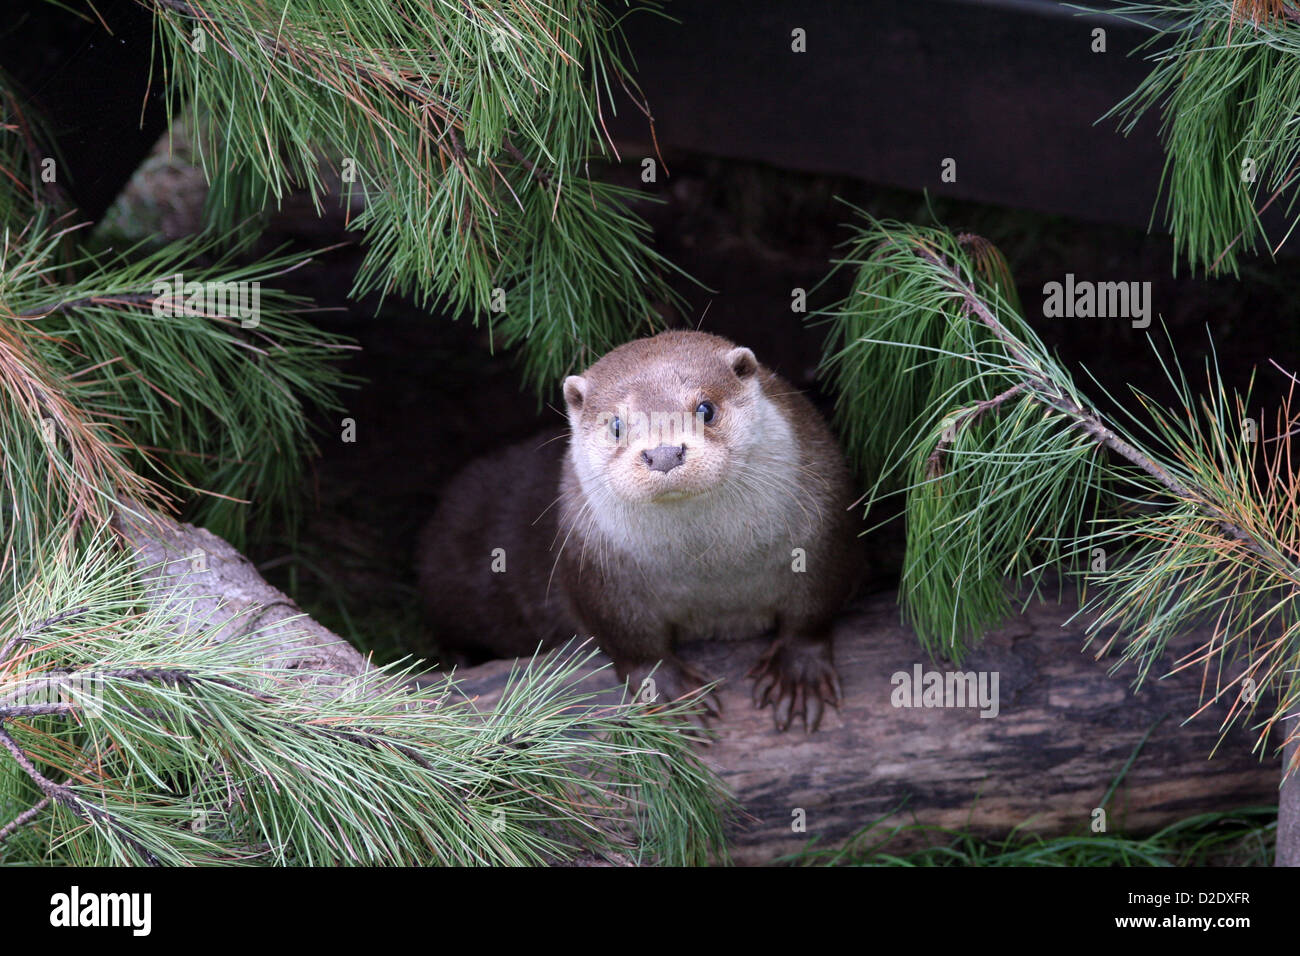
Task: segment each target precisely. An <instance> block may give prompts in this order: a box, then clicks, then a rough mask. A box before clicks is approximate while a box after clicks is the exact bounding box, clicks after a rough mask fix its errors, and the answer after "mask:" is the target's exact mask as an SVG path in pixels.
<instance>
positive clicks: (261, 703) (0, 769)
mask: <svg viewBox="0 0 1300 956" xmlns="http://www.w3.org/2000/svg"><path fill="white" fill-rule="evenodd" d="M108 543H109V542H108V539H107V538H104V539H100V540H98V541H94V542H91V543H90V546H89V548H88V549H87V552H86V553H85V555H84V556H83V559H82V560H81V561H79V562H77V563H71V562H68V563H56V564H51V565H49V566H46V567H44V568H42V569H41V570H40V572H39V573H38V574H36V575H34V576H33V577H32V579H31V581H29V582H28V584H27V586H26V587H24V588H23V589H22V590H21V591H20V592H19V593H18V594H17V595H16V596H15V597H14V598H13V599H12V600H11V601H9V602H8V603H7V604H5V605H3V606H0V639H3V635H5V634H6V633H18V634H23V635H27V634H30V633H31V632H32V631H33V630H36V629H39V631H40V633H41V635H42V636H41V640H40V641H39V643H32V644H29V645H27V646H26V650H25V651H24V653H23V654H22V655H21V656H20V657H10V658H8V659H6V660H4V661H3V662H0V731H3V734H4V737H3V738H0V807H5V808H7V807H13V808H14V809H13V811H12V813H11V814H5V815H6V816H8V817H9V819H8V820H7V821H4V820H0V856H4V857H6V858H7V859H10V860H17V861H27V860H31V861H35V860H43V861H45V862H47V863H48V862H81V863H95V862H101V863H102V862H114V863H129V862H159V863H163V864H167V865H175V864H178V863H199V862H224V863H232V862H245V863H246V862H250V861H251V862H269V863H280V864H286V863H288V864H297V863H305V864H322V863H331V864H339V863H345V864H367V863H369V864H373V863H405V864H413V863H424V864H427V863H444V864H445V863H461V864H465V863H514V864H519V863H539V862H546V861H551V860H555V859H563V858H568V857H570V856H572V855H573V854H574V853H576V852H579V851H589V852H596V853H608V854H623V855H632V856H634V857H637V856H643V857H645V858H646V859H659V860H661V861H664V862H670V863H672V862H675V863H685V862H703V861H705V860H708V859H710V858H711V857H713V856H714V855H715V854H717V853H719V852H721V846H722V844H721V834H722V830H721V826H722V816H721V814H722V813H723V811H724V809H725V806H726V804H725V801H720V800H719V797H718V790H717V782H716V780H715V779H714V778H713V776H712V775H711V774H710V773H709V772H708V771H707V769H706V768H705V767H704V765H703V764H702V763H701V762H700V760H699V757H698V754H697V753H696V752H695V751H694V750H692V747H691V737H690V735H688V734H684V733H683V731H684V729H685V728H686V727H687V726H688V724H687V722H686V719H685V708H686V707H688V706H689V705H678V704H674V705H672V706H670V707H668V708H665V709H662V710H660V711H659V712H658V713H651V710H650V707H649V705H646V704H644V703H641V702H638V701H626V700H625V701H623V702H621V703H620V702H619V701H618V700H616V699H609V698H606V697H597V695H595V694H594V693H591V692H585V691H583V690H582V689H581V688H580V687H578V686H576V684H575V681H576V680H577V678H578V676H579V675H580V674H582V673H583V672H584V670H585V668H586V667H587V666H588V662H589V660H590V657H591V654H590V653H585V652H577V651H575V652H571V653H570V654H569V655H568V656H567V657H566V656H561V657H560V658H558V659H556V660H554V661H551V662H549V663H547V662H533V663H528V662H525V663H524V664H523V665H522V666H521V667H520V668H519V670H518V672H517V674H516V675H515V676H514V677H512V679H511V681H510V686H509V688H508V689H507V691H506V693H505V695H504V696H503V697H502V699H501V701H500V703H499V704H498V705H497V707H496V708H495V709H494V710H493V711H491V712H489V713H483V714H480V713H479V712H478V711H477V710H476V709H475V708H474V706H473V705H472V703H471V702H469V701H468V700H465V699H464V698H463V695H461V694H460V693H459V692H458V691H457V683H456V682H455V681H454V680H448V681H446V682H445V683H437V684H434V685H433V686H431V687H429V688H426V689H415V688H414V687H412V686H411V685H410V684H409V683H408V679H409V677H410V676H411V675H410V672H409V670H407V671H401V670H393V669H375V670H371V671H367V672H366V673H364V674H361V675H360V676H358V677H356V678H353V679H346V680H343V681H342V682H341V683H331V684H326V683H322V682H319V681H314V680H312V679H311V678H310V672H309V671H308V672H305V671H303V670H301V669H299V668H298V667H297V666H296V664H297V659H296V658H295V657H294V656H293V655H292V653H291V650H292V648H291V647H289V646H286V645H282V644H281V643H278V642H279V641H283V640H285V637H284V635H283V634H280V633H278V632H277V633H276V634H275V635H274V638H273V635H272V634H271V633H270V632H266V633H261V632H258V631H254V632H252V633H251V634H248V635H244V636H241V637H239V638H237V639H233V640H222V639H219V633H224V632H227V631H229V630H230V628H229V627H228V625H227V623H226V622H223V621H221V620H213V619H211V618H210V617H209V618H205V617H203V615H202V614H201V613H200V611H199V605H197V603H196V606H195V607H194V608H190V609H188V610H187V609H186V608H185V607H184V606H183V605H182V604H181V603H180V599H179V598H177V597H175V596H169V597H167V598H166V599H162V598H159V597H158V595H157V594H156V593H155V592H154V591H153V590H152V589H151V588H150V587H148V586H146V585H147V584H148V581H149V577H148V575H149V574H150V573H152V572H144V573H140V572H132V571H131V570H130V569H129V568H128V566H127V565H126V564H124V562H125V561H127V560H128V559H127V558H125V557H123V556H121V555H117V554H115V553H114V549H113V548H111V547H108V546H107V545H108ZM146 594H154V598H155V600H153V601H151V602H148V603H145V602H143V598H144V596H145V595H146ZM69 605H75V613H70V612H67V611H58V610H55V609H56V608H59V607H61V606H62V607H68V606H69ZM244 616H245V617H247V618H248V619H249V620H250V621H251V620H254V619H255V618H256V609H255V608H251V609H249V610H248V611H246V612H245V614H244ZM33 619H35V621H36V622H37V623H30V624H26V625H24V624H23V623H22V622H24V621H32V620H33ZM178 620H183V621H186V622H189V624H188V626H189V628H190V629H189V630H186V631H183V632H178V631H177V630H175V623H174V622H176V621H178ZM5 643H6V644H13V645H14V646H17V642H14V641H11V640H6V641H5ZM290 644H292V641H290ZM316 676H317V677H321V676H324V675H316ZM65 778H66V779H67V780H68V782H67V783H65V784H56V783H54V781H55V780H58V779H65ZM31 788H34V791H35V792H37V793H40V794H42V795H43V796H44V797H46V798H47V799H46V800H45V801H44V802H36V803H34V804H33V796H32V793H33V791H32V789H31ZM20 807H23V808H24V809H21V810H19V809H18V808H20ZM38 821H39V826H34V825H33V824H36V823H38ZM88 824H89V825H88Z"/></svg>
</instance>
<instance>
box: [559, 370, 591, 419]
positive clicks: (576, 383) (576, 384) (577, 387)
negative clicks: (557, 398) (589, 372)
mask: <svg viewBox="0 0 1300 956" xmlns="http://www.w3.org/2000/svg"><path fill="white" fill-rule="evenodd" d="M586 400H587V380H586V379H585V378H583V377H582V376H581V375H570V376H569V377H568V378H566V379H565V380H564V403H565V404H566V405H568V406H569V411H571V412H580V411H582V403H583V402H584V401H586Z"/></svg>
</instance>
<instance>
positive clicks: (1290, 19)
mask: <svg viewBox="0 0 1300 956" xmlns="http://www.w3.org/2000/svg"><path fill="white" fill-rule="evenodd" d="M1107 12H1109V13H1112V14H1116V15H1119V16H1124V17H1126V18H1131V19H1133V20H1134V21H1135V22H1138V23H1141V24H1143V25H1144V26H1148V27H1150V26H1152V25H1153V24H1154V25H1156V26H1155V29H1156V30H1157V33H1156V34H1155V35H1154V36H1153V37H1151V39H1149V40H1148V41H1146V42H1145V43H1144V44H1143V45H1142V47H1140V48H1139V49H1140V50H1143V51H1146V52H1147V55H1148V58H1149V59H1151V60H1153V61H1154V66H1153V68H1152V71H1151V73H1150V75H1148V76H1147V78H1146V79H1145V80H1144V81H1143V82H1142V83H1141V84H1139V86H1138V87H1137V89H1135V90H1134V91H1133V92H1132V93H1131V94H1130V95H1129V96H1128V97H1126V98H1125V99H1124V101H1123V102H1121V103H1120V104H1119V105H1117V106H1116V107H1115V108H1114V109H1113V110H1112V111H1111V112H1110V114H1108V116H1117V117H1119V118H1120V119H1121V128H1122V129H1123V131H1124V132H1125V133H1127V132H1129V131H1131V130H1132V129H1133V127H1134V125H1135V124H1136V123H1137V122H1138V120H1139V119H1140V118H1141V117H1142V116H1143V115H1144V114H1146V113H1148V112H1151V111H1157V110H1158V111H1160V113H1161V114H1162V120H1161V127H1160V133H1161V137H1162V139H1163V140H1164V145H1165V153H1166V162H1165V170H1164V175H1163V177H1162V180H1161V191H1162V193H1163V195H1164V197H1165V218H1166V221H1167V224H1168V226H1169V228H1170V230H1171V231H1172V233H1173V236H1174V249H1175V263H1176V262H1177V259H1178V258H1179V257H1183V256H1185V257H1186V258H1187V260H1188V262H1189V263H1190V264H1191V266H1192V268H1193V269H1194V270H1195V269H1202V270H1204V271H1206V272H1208V273H1210V274H1217V273H1219V272H1221V271H1230V272H1231V273H1232V274H1233V275H1236V274H1237V269H1238V263H1239V261H1240V260H1239V257H1240V255H1241V252H1242V251H1243V250H1244V251H1247V252H1250V253H1254V252H1255V251H1256V250H1257V249H1258V248H1259V246H1260V245H1261V244H1263V246H1264V248H1265V250H1268V238H1267V237H1266V236H1265V234H1264V230H1263V227H1262V225H1261V223H1260V218H1259V214H1260V213H1261V212H1263V211H1264V210H1265V209H1267V208H1268V207H1270V206H1272V205H1274V204H1278V206H1279V208H1282V209H1284V210H1285V212H1286V216H1287V218H1288V220H1289V224H1288V225H1287V228H1286V233H1285V235H1284V236H1282V237H1280V238H1277V241H1276V245H1278V246H1280V245H1281V244H1282V243H1283V242H1285V241H1286V240H1287V239H1288V238H1290V235H1291V232H1292V230H1294V228H1295V225H1296V221H1297V220H1296V217H1295V214H1294V213H1293V212H1292V209H1293V205H1294V201H1295V198H1296V192H1295V189H1294V185H1295V179H1296V175H1297V174H1298V173H1300V130H1298V129H1297V127H1296V123H1295V117H1296V115H1297V113H1300V9H1298V8H1296V7H1294V6H1293V5H1291V4H1290V3H1289V2H1285V0H1234V2H1228V0H1187V2H1175V3H1134V2H1124V3H1121V4H1119V5H1118V7H1116V8H1115V9H1112V10H1108V11H1107Z"/></svg>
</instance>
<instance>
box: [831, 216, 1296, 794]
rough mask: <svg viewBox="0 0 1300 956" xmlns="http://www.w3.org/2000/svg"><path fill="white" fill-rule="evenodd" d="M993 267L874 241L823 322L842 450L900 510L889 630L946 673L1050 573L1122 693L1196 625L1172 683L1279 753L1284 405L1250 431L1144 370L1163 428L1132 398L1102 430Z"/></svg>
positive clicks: (1286, 543)
mask: <svg viewBox="0 0 1300 956" xmlns="http://www.w3.org/2000/svg"><path fill="white" fill-rule="evenodd" d="M998 261H999V260H998V258H997V257H994V256H992V255H991V254H990V253H989V251H988V249H987V247H986V245H985V244H984V243H983V241H982V240H977V239H974V238H973V237H954V236H951V235H949V234H948V233H946V232H944V231H943V230H940V229H920V228H917V227H913V226H905V225H899V224H896V223H884V222H878V221H876V220H874V219H871V220H868V221H867V222H866V223H865V224H864V225H863V226H862V227H861V228H860V230H859V233H858V235H857V236H856V237H855V238H854V240H853V241H852V243H851V247H850V252H849V255H848V256H847V257H846V258H845V259H844V260H843V263H842V264H843V265H844V266H847V267H850V268H853V269H855V270H856V272H855V283H854V287H853V289H852V291H851V293H850V294H849V296H848V297H847V298H846V299H845V300H844V301H843V302H841V303H840V304H839V305H838V306H837V307H836V308H835V309H833V310H832V311H831V313H830V320H831V323H832V330H831V334H830V337H829V339H828V342H829V344H828V351H827V355H826V361H825V369H826V372H827V374H828V375H829V376H830V377H831V378H832V379H833V380H834V382H835V384H836V387H837V389H838V391H839V408H838V415H839V420H840V423H841V425H842V428H843V430H844V433H845V434H846V436H847V437H848V439H849V442H850V445H851V448H852V449H853V450H855V451H856V452H857V453H858V455H859V456H860V460H861V461H863V462H864V464H866V465H867V466H868V467H869V468H872V469H873V470H874V471H876V472H879V473H880V475H881V478H880V480H879V481H878V482H877V484H876V485H875V487H874V489H873V492H872V498H873V499H883V498H887V497H889V496H894V495H901V496H902V497H903V499H904V505H903V510H904V512H905V514H906V519H907V550H906V556H905V562H904V570H903V580H902V585H901V589H900V596H901V601H902V603H903V605H904V609H905V613H906V615H907V617H908V618H909V620H910V621H911V622H912V623H913V625H914V626H915V627H916V629H917V632H918V634H919V635H920V637H921V639H922V641H923V642H924V643H925V644H926V646H927V647H928V648H929V649H930V650H931V651H932V652H933V653H942V654H945V655H948V656H951V657H953V658H957V659H960V657H961V655H962V654H963V652H964V651H965V649H966V648H967V647H968V646H969V642H970V641H972V640H977V639H978V638H979V637H980V636H981V635H982V634H983V632H984V631H985V630H987V629H988V628H991V627H993V626H996V625H997V624H998V623H1000V622H1001V621H1002V620H1003V619H1005V617H1006V616H1007V615H1008V614H1009V613H1010V611H1011V610H1012V604H1011V600H1012V595H1013V594H1014V593H1016V592H1017V591H1019V590H1021V589H1022V588H1024V587H1025V586H1026V585H1027V586H1028V589H1029V593H1030V594H1031V595H1032V594H1034V593H1036V592H1037V591H1038V589H1039V588H1040V586H1041V585H1042V584H1043V582H1044V580H1045V575H1046V574H1047V572H1049V571H1053V572H1062V573H1063V574H1064V575H1065V576H1067V577H1068V576H1074V577H1076V578H1077V579H1078V581H1079V584H1080V585H1081V587H1082V590H1083V595H1084V600H1085V610H1086V612H1087V619H1088V631H1089V634H1090V640H1095V641H1097V642H1098V647H1097V650H1098V653H1105V652H1107V651H1109V650H1111V648H1112V646H1113V645H1116V644H1119V645H1120V646H1121V648H1122V651H1121V658H1120V659H1121V661H1123V660H1130V659H1131V660H1133V661H1135V662H1136V665H1137V670H1136V681H1137V682H1139V683H1140V682H1141V681H1142V680H1143V679H1145V678H1146V677H1147V676H1148V673H1149V671H1150V669H1151V668H1152V666H1153V665H1154V664H1155V663H1156V661H1157V660H1159V659H1160V658H1161V656H1162V655H1163V654H1164V652H1165V650H1166V648H1167V647H1168V646H1169V642H1170V641H1171V640H1172V639H1173V638H1175V637H1177V636H1178V635H1180V634H1181V633H1183V632H1184V631H1185V630H1186V629H1187V628H1189V627H1191V626H1194V625H1196V624H1201V623H1205V622H1210V623H1212V624H1213V633H1212V636H1211V638H1210V639H1209V640H1208V641H1207V642H1206V644H1205V645H1204V646H1202V647H1200V648H1198V649H1197V650H1196V651H1195V652H1194V653H1191V654H1190V655H1188V656H1187V657H1185V658H1183V659H1180V660H1178V661H1176V662H1175V667H1177V668H1185V667H1198V668H1201V669H1202V670H1203V672H1204V674H1205V676H1206V697H1207V701H1206V705H1207V706H1208V704H1209V703H1212V702H1215V701H1226V702H1227V703H1228V705H1229V706H1228V715H1227V717H1226V718H1225V721H1224V726H1225V729H1226V728H1227V726H1229V725H1231V724H1232V723H1234V722H1236V721H1238V720H1243V721H1247V722H1251V723H1253V724H1254V725H1255V726H1256V727H1257V728H1258V729H1259V735H1258V738H1257V747H1259V748H1262V747H1263V746H1264V742H1265V741H1266V739H1267V738H1268V736H1269V733H1270V732H1271V731H1273V730H1275V729H1278V730H1282V731H1283V732H1284V734H1283V735H1284V736H1289V735H1290V734H1293V733H1294V732H1295V731H1294V730H1293V729H1292V728H1291V727H1290V726H1289V725H1286V724H1280V722H1281V721H1282V720H1283V719H1284V718H1285V717H1286V715H1288V714H1291V713H1294V712H1296V709H1297V707H1300V679H1298V678H1297V675H1298V674H1300V640H1297V637H1300V607H1297V602H1296V595H1297V594H1300V562H1298V561H1297V556H1298V555H1300V518H1298V517H1297V509H1296V502H1297V501H1300V475H1297V474H1296V473H1295V472H1294V471H1293V469H1292V468H1291V466H1290V460H1291V459H1290V454H1291V446H1290V441H1291V438H1292V437H1293V436H1294V435H1296V434H1300V415H1296V414H1292V411H1291V408H1292V405H1291V394H1290V392H1288V393H1287V394H1286V395H1285V396H1283V398H1282V407H1281V410H1280V411H1279V413H1278V417H1277V421H1276V422H1275V423H1272V424H1271V425H1270V424H1269V423H1265V422H1256V421H1255V420H1254V419H1252V418H1250V416H1248V415H1247V412H1246V408H1247V403H1248V396H1243V395H1229V394H1228V392H1227V390H1226V389H1225V387H1224V386H1223V384H1222V382H1221V381H1220V380H1219V377H1218V375H1217V372H1216V371H1215V368H1214V366H1213V365H1212V364H1208V365H1207V367H1206V370H1205V371H1206V383H1207V384H1206V388H1205V390H1204V391H1202V392H1200V393H1199V394H1198V393H1197V392H1196V391H1194V390H1193V389H1192V387H1191V386H1190V385H1189V383H1188V382H1187V381H1186V380H1185V379H1184V378H1183V377H1182V376H1181V374H1180V373H1177V372H1176V371H1175V370H1174V366H1173V365H1172V363H1166V362H1165V361H1164V359H1162V358H1161V357H1160V353H1159V352H1156V353H1155V358H1156V359H1157V360H1158V361H1160V362H1161V364H1162V367H1163V368H1164V369H1165V371H1166V374H1167V375H1168V377H1169V380H1170V383H1171V385H1172V386H1173V387H1174V389H1175V390H1176V392H1177V394H1178V395H1179V397H1180V403H1181V407H1179V408H1177V409H1176V410H1174V411H1169V410H1166V409H1163V408H1161V407H1160V406H1159V405H1158V404H1157V403H1155V402H1153V401H1151V400H1150V399H1149V398H1148V397H1147V396H1146V395H1144V394H1143V393H1142V392H1141V391H1139V390H1137V389H1133V391H1132V394H1131V395H1130V396H1128V397H1127V398H1126V399H1125V400H1117V399H1116V398H1114V397H1111V396H1106V397H1107V398H1108V399H1109V404H1110V405H1111V406H1113V407H1117V408H1120V409H1122V410H1123V416H1124V419H1125V420H1124V421H1123V422H1114V421H1110V420H1107V419H1106V418H1104V417H1103V416H1102V415H1100V414H1099V413H1098V412H1097V411H1096V409H1095V407H1094V406H1093V405H1092V404H1091V403H1090V402H1088V400H1087V399H1086V398H1085V397H1084V396H1083V394H1082V392H1081V391H1080V390H1079V389H1078V388H1077V387H1076V386H1075V384H1074V383H1073V380H1072V377H1071V375H1070V374H1069V372H1068V371H1067V370H1066V369H1065V368H1064V367H1063V366H1062V365H1061V364H1060V363H1059V362H1057V361H1056V360H1055V359H1053V358H1052V357H1051V356H1050V355H1049V354H1048V352H1047V350H1046V349H1045V348H1044V346H1043V345H1042V343H1041V342H1040V341H1039V340H1038V338H1037V336H1035V335H1034V333H1033V330H1032V329H1031V328H1030V327H1029V326H1028V325H1027V323H1025V322H1024V320H1023V318H1022V317H1021V316H1020V314H1019V313H1018V311H1017V310H1016V309H1015V308H1014V306H1013V305H1012V303H1011V302H1010V301H1009V300H1008V298H1007V296H1006V295H1004V294H1003V293H1002V292H1001V291H1000V285H1001V280H1002V277H1003V276H1004V269H1003V268H1002V267H1001V266H999V265H997V263H998ZM1291 382H1292V386H1294V385H1295V384H1298V383H1297V382H1296V380H1295V379H1294V378H1292V379H1291ZM1116 666H1117V667H1118V664H1117V665H1116ZM1261 704H1264V706H1263V707H1262V708H1261ZM1257 711H1258V712H1259V713H1257ZM1294 769H1295V768H1294V767H1291V768H1288V770H1294Z"/></svg>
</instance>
